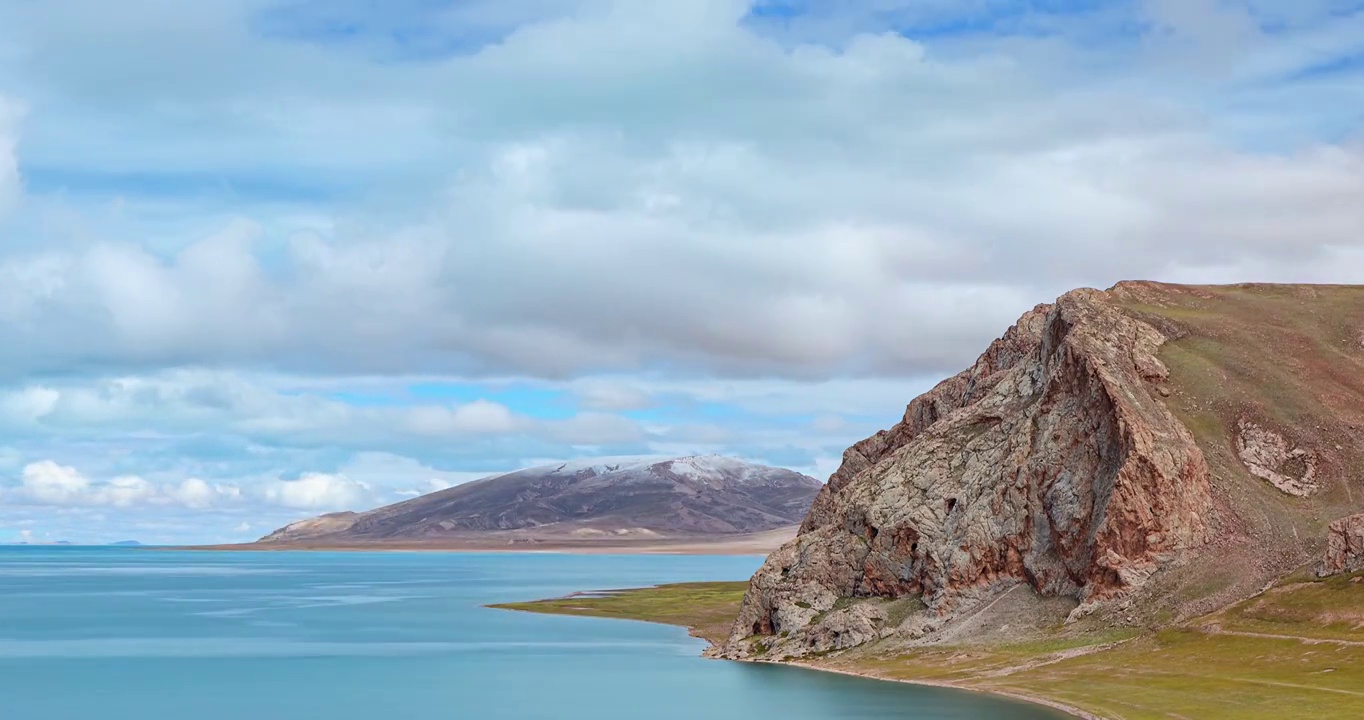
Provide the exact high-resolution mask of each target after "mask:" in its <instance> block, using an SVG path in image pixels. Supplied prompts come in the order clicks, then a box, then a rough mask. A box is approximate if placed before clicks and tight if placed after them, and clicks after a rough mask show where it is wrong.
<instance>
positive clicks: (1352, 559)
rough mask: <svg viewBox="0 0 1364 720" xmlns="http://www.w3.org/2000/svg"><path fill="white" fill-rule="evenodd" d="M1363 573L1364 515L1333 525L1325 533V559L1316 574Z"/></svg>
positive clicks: (1324, 575) (1343, 519)
mask: <svg viewBox="0 0 1364 720" xmlns="http://www.w3.org/2000/svg"><path fill="white" fill-rule="evenodd" d="M1360 571H1364V514H1360V515H1351V516H1349V517H1346V518H1341V519H1339V520H1337V521H1335V522H1333V523H1331V527H1330V528H1329V529H1328V530H1327V531H1326V558H1325V560H1323V561H1322V564H1321V567H1320V568H1318V570H1317V574H1318V575H1320V576H1322V577H1326V576H1328V575H1341V574H1343V573H1352V572H1360Z"/></svg>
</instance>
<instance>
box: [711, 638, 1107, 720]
mask: <svg viewBox="0 0 1364 720" xmlns="http://www.w3.org/2000/svg"><path fill="white" fill-rule="evenodd" d="M711 647H715V645H714V644H713V643H712V644H711ZM706 659H708V660H728V661H730V662H739V663H751V664H754V665H775V666H778V667H793V668H799V669H801V670H809V671H810V672H823V673H833V674H835V675H846V676H848V677H855V678H862V679H863V680H876V681H879V682H892V683H902V684H905V685H920V686H923V687H935V688H945V689H948V690H960V691H962V692H970V693H978V694H981V695H997V696H999V697H1006V698H1009V699H1010V700H1017V701H1019V702H1026V703H1031V704H1033V705H1041V706H1043V707H1048V708H1051V709H1052V710H1056V711H1058V712H1063V713H1065V714H1067V715H1070V716H1072V717H1076V718H1079V720H1107V719H1106V718H1102V717H1100V716H1098V715H1095V714H1093V713H1090V712H1088V711H1085V710H1081V709H1080V708H1077V707H1075V706H1073V705H1067V704H1065V703H1063V702H1060V701H1058V700H1051V699H1048V698H1044V697H1039V696H1036V695H1028V694H1025V693H1020V692H1016V691H1012V690H990V689H986V688H976V687H970V686H967V685H960V684H957V683H951V682H947V681H944V680H908V679H905V678H891V677H884V676H881V675H876V674H873V673H869V672H859V671H857V670H848V669H845V668H833V667H824V666H822V665H816V664H814V663H811V662H810V661H808V660H795V661H790V662H780V661H776V660H733V659H731V658H709V657H708V658H706Z"/></svg>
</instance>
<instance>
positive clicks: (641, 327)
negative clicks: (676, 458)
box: [0, 0, 1364, 543]
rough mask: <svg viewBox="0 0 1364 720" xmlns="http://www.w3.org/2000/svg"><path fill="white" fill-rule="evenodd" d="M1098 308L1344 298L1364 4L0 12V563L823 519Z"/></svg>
mask: <svg viewBox="0 0 1364 720" xmlns="http://www.w3.org/2000/svg"><path fill="white" fill-rule="evenodd" d="M1123 279H1156V280H1165V281H1172V282H1204V283H1213V282H1240V281H1285V282H1288V281H1292V282H1364V0H1293V1H1292V2H1290V1H1289V0H1115V1H1111V2H1101V1H1099V0H648V2H644V1H643V0H386V1H385V2H378V1H377V0H196V2H193V3H187V2H181V1H179V0H0V542H12V541H33V542H44V541H55V540H69V541H73V542H109V541H118V540H126V539H136V540H141V541H143V542H167V543H181V542H227V541H240V540H249V539H253V538H256V537H259V536H260V535H263V534H265V533H267V532H269V531H270V530H272V529H274V528H275V527H277V526H279V525H282V524H284V523H286V522H289V521H291V520H294V519H298V518H301V517H306V516H310V515H314V514H318V513H321V512H328V511H335V510H345V509H366V508H369V507H374V506H377V505H380V504H385V503H389V502H394V501H397V500H401V499H403V498H405V497H410V496H413V495H415V494H419V493H423V492H429V491H431V490H434V489H439V488H442V487H446V486H449V485H453V484H457V483H460V482H464V481H467V480H469V479H473V478H477V477H482V476H485V475H488V474H491V473H496V472H504V471H509V470H513V469H517V468H521V467H527V466H532V465H537V464H543V463H546V462H552V461H558V460H566V459H573V458H582V457H591V456H599V455H638V454H647V455H682V454H696V453H719V454H725V455H733V456H737V457H742V458H746V459H750V460H754V461H758V462H764V463H769V464H774V465H780V466H785V467H790V468H793V469H797V470H800V471H802V472H806V473H809V474H812V475H815V476H817V477H820V478H821V479H823V478H825V477H827V475H828V474H829V473H830V472H831V471H832V470H833V469H834V468H835V467H836V466H837V464H838V462H839V458H840V456H841V454H842V451H843V449H844V448H846V447H847V446H848V445H850V444H851V443H853V442H855V441H857V440H859V439H861V438H862V437H865V436H867V435H870V434H872V433H874V432H875V431H876V430H878V429H881V428H885V427H888V426H890V425H892V424H893V423H894V422H896V421H897V420H898V419H899V417H900V416H901V414H902V413H903V411H904V406H905V405H906V403H908V402H909V400H911V399H912V398H913V397H914V396H915V395H917V394H918V393H920V392H922V391H924V390H926V389H928V388H929V387H931V386H932V385H933V384H934V383H936V382H937V381H939V380H940V379H942V378H943V377H946V376H948V375H950V374H952V373H954V372H956V371H958V370H960V369H961V368H963V367H965V366H967V365H969V363H970V362H971V361H972V360H973V359H974V358H975V356H976V355H978V354H979V353H980V352H981V351H982V350H984V348H985V346H986V345H987V344H988V343H989V341H990V340H991V339H993V338H995V337H997V336H999V335H1000V334H1001V333H1002V332H1003V331H1004V330H1005V329H1006V328H1007V327H1008V326H1009V325H1010V324H1011V323H1012V322H1013V321H1014V320H1015V319H1016V318H1017V317H1018V316H1019V315H1020V314H1021V313H1022V312H1023V311H1025V310H1027V309H1028V308H1031V307H1032V306H1034V305H1036V304H1038V303H1042V302H1048V301H1050V300H1052V299H1054V298H1055V297H1057V296H1058V295H1060V294H1062V293H1064V292H1065V291H1067V290H1069V289H1072V288H1075V287H1086V286H1087V287H1100V288H1102V287H1108V286H1110V285H1112V284H1113V283H1115V282H1117V281H1119V280H1123Z"/></svg>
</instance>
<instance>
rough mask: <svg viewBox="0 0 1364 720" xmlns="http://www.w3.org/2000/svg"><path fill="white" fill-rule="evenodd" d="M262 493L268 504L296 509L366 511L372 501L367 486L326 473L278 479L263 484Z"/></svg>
mask: <svg viewBox="0 0 1364 720" xmlns="http://www.w3.org/2000/svg"><path fill="white" fill-rule="evenodd" d="M261 494H262V496H263V497H264V498H265V500H266V501H268V502H270V503H273V504H275V505H279V506H281V507H286V508H293V509H296V510H317V511H333V510H365V509H368V507H367V506H368V505H369V504H370V503H372V502H373V499H372V497H371V494H370V488H369V486H367V485H365V484H364V483H360V482H356V481H354V480H350V479H348V478H346V477H344V476H341V475H329V474H326V473H305V474H304V475H303V476H302V477H300V478H298V479H297V480H279V481H276V482H274V483H271V484H269V485H266V486H265V487H264V488H263V489H262V491H261Z"/></svg>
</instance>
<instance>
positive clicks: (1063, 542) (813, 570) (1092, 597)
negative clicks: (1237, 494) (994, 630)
mask: <svg viewBox="0 0 1364 720" xmlns="http://www.w3.org/2000/svg"><path fill="white" fill-rule="evenodd" d="M1165 341H1166V337H1165V335H1163V334H1162V333H1161V332H1160V331H1158V330H1157V329H1156V328H1155V327H1153V326H1151V325H1149V324H1147V323H1145V322H1143V321H1141V320H1138V319H1136V318H1134V317H1133V316H1132V315H1130V314H1128V313H1127V312H1125V311H1123V310H1121V309H1119V308H1118V307H1117V306H1115V305H1114V304H1112V303H1110V302H1109V299H1108V296H1107V295H1106V294H1105V293H1101V292H1099V291H1095V290H1078V291H1075V292H1072V293H1069V294H1067V295H1065V296H1064V297H1062V298H1061V299H1060V300H1058V301H1057V302H1056V304H1055V305H1043V306H1039V307H1037V308H1035V309H1033V310H1032V311H1030V312H1029V313H1027V314H1025V315H1024V316H1023V317H1022V318H1021V319H1020V320H1019V322H1018V323H1017V324H1016V325H1015V326H1014V327H1012V328H1010V329H1009V330H1008V332H1006V333H1005V334H1004V336H1003V337H1002V338H1000V339H999V340H997V341H995V342H994V343H993V344H992V345H991V346H990V347H989V349H988V350H987V351H986V352H985V354H983V355H982V356H981V357H980V358H979V359H978V360H977V361H976V363H975V364H974V365H973V366H972V367H971V368H970V369H968V370H966V371H964V372H962V373H961V374H959V375H957V376H955V377H952V378H950V379H948V380H946V381H944V382H942V383H941V384H939V385H938V386H937V387H935V388H934V389H933V390H931V391H929V392H928V393H926V394H925V395H923V396H921V397H919V398H916V399H915V400H914V401H913V402H911V403H910V405H909V407H908V408H907V410H906V412H905V415H904V418H903V419H902V420H901V422H900V423H898V424H897V425H896V426H895V427H893V428H891V429H890V430H887V431H882V432H879V433H877V434H876V435H874V436H872V437H870V438H867V439H866V440H863V441H861V442H859V443H857V444H856V445H854V446H853V447H851V448H849V449H848V450H847V451H846V452H845V453H844V456H843V464H842V466H841V467H840V468H839V469H838V471H837V472H835V473H834V474H833V475H832V477H831V478H830V480H829V483H828V484H827V486H826V487H825V488H824V489H823V490H822V491H821V493H820V495H819V497H817V498H816V500H815V503H814V505H813V507H812V509H811V511H810V514H809V516H808V517H807V518H806V520H805V522H804V524H803V525H802V528H801V534H800V535H799V536H798V537H797V538H796V539H795V540H794V541H792V542H791V543H790V544H788V545H787V546H785V547H783V548H782V549H781V550H779V551H777V552H776V553H774V554H773V555H772V556H771V557H769V558H768V560H767V562H766V563H765V564H764V565H763V567H762V568H761V569H760V570H759V571H758V573H757V574H756V575H755V576H754V577H753V580H752V583H751V585H750V588H749V591H748V593H747V595H746V597H745V599H744V603H743V607H742V610H741V613H740V617H739V620H738V622H737V624H736V625H735V628H734V631H733V634H732V636H731V638H730V641H729V642H728V643H727V645H726V646H725V647H724V648H722V649H721V651H720V652H721V653H722V654H724V655H726V656H728V657H744V656H748V655H750V654H753V653H754V652H755V647H756V648H758V649H760V650H762V651H764V652H771V653H773V654H774V655H779V656H798V655H802V654H808V653H811V652H818V651H820V650H825V649H829V648H830V647H831V646H833V647H842V646H846V645H848V644H850V643H851V644H857V643H860V642H866V641H867V640H869V639H874V638H876V637H879V636H882V635H884V634H886V633H889V632H893V631H894V630H895V628H894V627H891V625H892V624H893V623H890V622H889V621H888V620H887V619H886V618H884V617H878V616H877V615H876V614H875V612H871V611H868V610H866V609H865V608H867V607H872V606H873V605H874V601H868V602H858V601H857V600H856V599H858V598H905V597H915V598H921V599H922V602H923V603H924V605H925V606H926V607H927V609H928V611H929V614H930V616H936V617H947V616H950V615H951V614H952V613H954V612H956V611H958V610H960V609H962V608H965V607H967V606H969V605H970V604H971V602H972V601H973V600H974V599H976V598H978V597H981V596H982V595H983V594H984V593H986V592H989V591H993V590H998V589H1000V588H1002V587H1004V586H1008V585H1013V584H1017V583H1027V584H1028V585H1030V586H1032V587H1033V588H1034V589H1036V590H1037V591H1038V592H1039V593H1041V594H1043V595H1066V596H1070V597H1073V598H1075V599H1077V600H1079V601H1081V602H1082V603H1086V604H1089V605H1086V607H1089V606H1092V604H1093V603H1098V602H1101V601H1104V600H1106V599H1110V598H1115V597H1118V596H1121V595H1124V594H1126V593H1128V592H1129V591H1131V590H1132V589H1134V588H1136V587H1138V586H1140V585H1141V584H1142V583H1143V582H1144V581H1145V580H1146V579H1147V578H1148V577H1149V576H1150V575H1151V574H1152V573H1153V572H1155V571H1156V570H1157V569H1158V568H1160V567H1161V566H1162V565H1163V564H1166V563H1169V562H1171V561H1174V560H1176V559H1177V558H1179V557H1180V556H1181V554H1182V553H1184V552H1185V551H1186V550H1188V549H1190V548H1193V547H1196V546H1199V545H1201V544H1203V543H1205V542H1206V541H1207V538H1208V534H1209V533H1208V528H1207V523H1206V518H1207V516H1208V515H1209V514H1210V513H1211V507H1212V500H1211V494H1210V489H1209V481H1208V468H1207V464H1206V462H1205V460H1204V457H1203V453H1202V451H1201V450H1200V449H1199V447H1198V445H1197V444H1196V443H1195V441H1194V438H1193V437H1192V436H1191V435H1190V433H1189V432H1188V430H1187V429H1185V427H1184V426H1183V425H1182V424H1181V423H1180V422H1178V421H1177V420H1176V419H1175V417H1174V416H1173V415H1172V414H1171V413H1170V411H1169V410H1168V409H1167V408H1166V406H1165V405H1164V403H1163V401H1162V399H1161V398H1162V395H1163V393H1162V392H1161V387H1160V385H1161V383H1162V382H1163V381H1164V380H1165V379H1166V378H1167V375H1168V373H1167V370H1166V368H1165V366H1164V365H1163V364H1162V363H1161V361H1160V360H1159V359H1158V358H1157V356H1156V353H1157V351H1158V350H1159V349H1160V347H1161V345H1162V344H1163V343H1164V342H1165ZM849 598H852V599H854V600H852V601H849V600H848V599H849ZM916 622H917V623H919V624H920V625H922V624H923V620H922V618H920V619H919V620H918V621H916ZM929 625H930V626H931V623H930V624H929ZM754 636H758V639H757V640H756V641H755V640H754V639H753V638H754Z"/></svg>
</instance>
